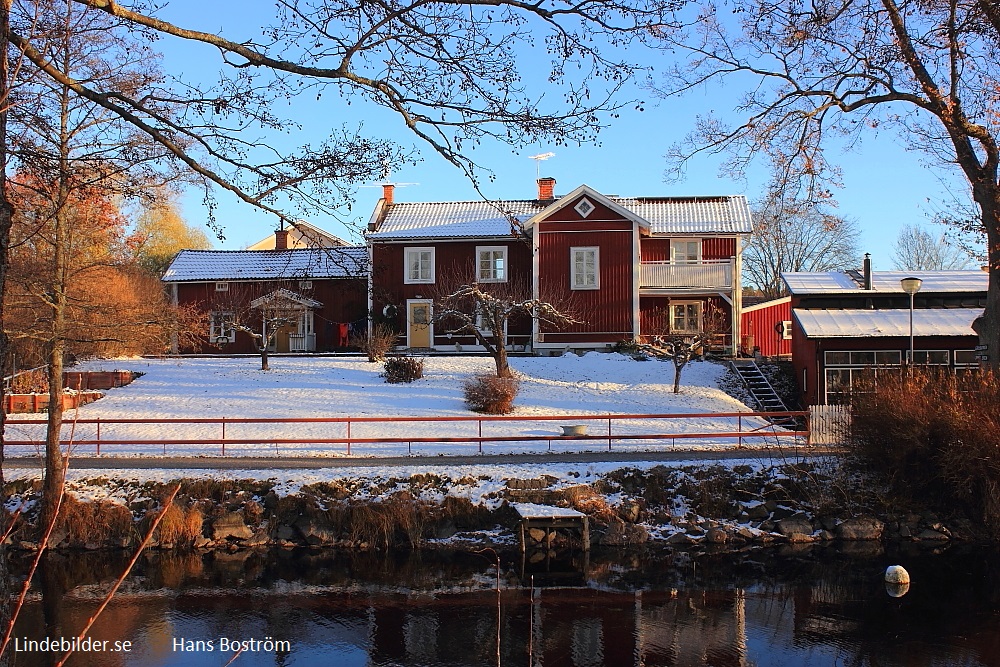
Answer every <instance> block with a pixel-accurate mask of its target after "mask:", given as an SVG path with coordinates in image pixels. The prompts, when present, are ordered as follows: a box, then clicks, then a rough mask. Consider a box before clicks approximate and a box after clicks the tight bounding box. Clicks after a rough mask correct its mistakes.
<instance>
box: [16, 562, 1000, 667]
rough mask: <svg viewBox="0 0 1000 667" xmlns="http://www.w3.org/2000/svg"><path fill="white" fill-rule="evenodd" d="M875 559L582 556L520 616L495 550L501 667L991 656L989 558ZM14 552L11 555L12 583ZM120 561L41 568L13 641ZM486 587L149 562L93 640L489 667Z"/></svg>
mask: <svg viewBox="0 0 1000 667" xmlns="http://www.w3.org/2000/svg"><path fill="white" fill-rule="evenodd" d="M873 546H874V545H869V546H868V548H867V550H866V549H863V548H855V549H853V550H851V552H850V553H844V552H843V551H842V550H840V549H838V548H834V547H830V546H825V547H820V548H812V549H800V548H794V549H781V548H772V549H757V550H749V551H746V552H742V553H735V554H733V553H730V554H723V553H709V552H699V551H689V552H669V551H666V550H656V549H648V550H643V551H635V552H625V553H623V552H600V551H595V552H594V553H593V554H592V558H591V567H590V569H589V570H588V574H587V580H588V581H590V582H592V584H591V588H580V587H554V588H544V587H539V589H538V590H536V598H535V600H534V603H532V600H531V598H530V594H529V591H528V589H527V587H526V583H527V582H521V581H519V579H518V577H517V574H516V573H517V572H518V567H519V554H518V555H514V554H511V557H510V558H505V565H504V570H505V577H506V579H505V583H504V584H503V588H504V590H503V593H502V608H503V620H502V627H501V634H502V644H503V646H502V651H503V658H504V664H508V661H509V664H520V663H523V662H525V660H526V647H527V645H528V643H529V636H533V637H534V638H535V639H534V649H535V657H536V658H538V664H541V665H544V667H558V666H559V665H572V666H574V667H582V665H595V666H596V665H605V664H606V665H612V664H632V659H633V657H634V656H635V655H643V656H644V660H645V662H646V664H649V665H658V664H664V665H666V664H685V663H686V662H688V661H689V660H694V661H700V663H703V664H740V663H741V662H742V663H745V662H747V661H751V662H754V661H756V662H758V663H759V664H766V662H767V659H768V655H771V654H768V653H765V654H764V655H760V652H761V651H773V652H776V653H774V654H773V655H777V653H778V652H780V653H781V654H782V655H783V656H785V657H786V658H787V657H788V656H796V657H800V656H809V657H811V658H812V659H814V660H817V659H818V660H820V662H821V663H822V661H823V660H826V659H827V658H828V657H829V656H830V655H831V651H832V653H834V654H838V655H839V656H840V657H839V658H838V659H839V660H841V663H843V662H844V661H845V660H846V662H847V663H848V664H849V663H851V662H855V663H857V664H874V663H875V662H878V663H879V664H888V665H894V664H903V663H904V662H905V663H906V664H914V665H924V664H931V663H933V662H934V661H938V662H942V661H943V662H949V663H951V662H956V661H957V662H961V663H965V662H973V663H976V662H983V663H985V664H991V663H990V662H989V661H990V659H991V658H990V656H995V655H1000V615H998V613H1000V587H998V586H997V585H996V582H997V581H998V579H1000V572H998V570H997V566H998V564H1000V556H997V555H995V554H987V552H985V551H984V550H980V551H976V550H974V549H969V550H965V551H962V550H959V549H952V550H951V551H950V552H949V553H948V554H945V555H942V556H933V555H930V554H922V553H920V552H919V551H918V552H913V553H909V552H906V553H901V552H894V553H890V554H889V555H886V554H884V553H882V552H880V551H879V550H878V549H877V548H876V549H875V550H874V551H872V547H873ZM27 557H28V556H27V555H21V554H17V555H16V556H15V557H14V562H13V563H12V564H13V566H14V569H15V574H14V575H13V576H14V578H15V580H16V576H17V574H16V573H17V572H23V571H24V569H25V562H24V561H25V560H26V559H27ZM124 557H125V556H124V555H121V557H119V556H118V555H113V554H109V553H100V554H90V553H81V554H50V555H49V556H47V558H46V562H45V566H44V568H43V569H42V570H41V571H40V573H39V576H38V579H37V580H36V582H35V591H36V592H37V593H40V595H36V596H35V597H34V599H33V600H34V601H33V602H32V603H31V605H30V606H31V607H32V609H29V610H28V612H29V613H27V614H26V616H25V619H24V621H23V623H22V626H21V627H19V630H18V631H19V632H23V633H24V634H31V635H35V636H40V635H41V634H42V633H43V632H44V634H47V635H50V636H53V634H54V636H59V635H64V636H65V635H68V634H70V633H72V632H73V629H74V628H76V627H79V626H80V625H81V624H82V622H83V621H85V619H86V616H87V614H88V613H89V612H91V611H92V610H93V608H94V606H96V604H97V602H98V599H99V593H100V591H101V590H103V586H105V585H106V582H107V581H109V580H112V579H114V577H115V576H117V574H118V573H119V572H120V571H121V568H122V567H123V565H124V563H123V562H122V561H124ZM890 562H901V563H904V564H905V565H906V567H907V569H908V570H909V571H910V573H911V574H912V575H913V580H914V585H913V588H912V589H911V592H910V593H909V594H908V595H906V596H905V597H903V598H900V599H893V598H889V597H888V596H887V595H886V594H885V592H884V590H883V588H882V572H883V570H884V568H885V565H886V564H888V563H890ZM494 585H495V576H494V572H493V571H492V570H491V566H490V564H489V563H488V562H485V561H484V560H483V559H482V558H481V557H478V556H477V555H475V554H467V553H451V552H449V553H442V552H413V553H393V554H388V555H387V554H379V553H354V552H336V551H331V550H315V551H314V550H293V551H272V552H256V551H249V550H248V551H240V552H236V553H233V554H229V553H221V552H215V553H195V552H188V553H182V552H157V551H150V552H149V553H147V554H146V555H145V557H144V559H143V560H142V562H141V563H140V566H139V567H138V568H137V569H136V572H135V575H134V576H133V577H131V578H130V579H129V580H128V582H127V583H126V586H125V587H124V589H123V592H122V594H121V596H120V599H119V600H117V601H116V605H117V607H116V608H115V609H116V611H117V613H114V614H113V615H112V616H110V617H109V618H108V619H107V620H106V621H105V623H106V625H105V626H104V627H105V628H106V629H105V630H98V631H99V632H105V633H107V632H111V630H108V629H107V628H114V637H109V638H115V639H120V638H122V633H123V632H129V633H133V634H136V635H141V636H143V637H144V638H145V640H146V642H147V644H149V645H150V649H149V650H150V652H151V654H156V655H167V656H168V657H169V637H168V636H167V635H169V634H170V633H173V634H175V635H177V634H183V633H185V632H186V633H190V632H198V633H200V636H203V637H217V636H230V637H234V638H239V637H249V636H258V637H262V636H271V637H276V638H278V637H280V638H282V639H289V640H292V641H293V645H294V646H295V647H297V648H296V649H295V650H294V651H293V654H292V655H291V658H294V659H296V660H298V659H301V658H300V657H299V655H298V654H297V651H299V650H300V649H299V648H298V647H309V646H315V647H319V646H330V645H337V646H345V647H353V649H352V650H355V651H360V652H362V653H364V654H367V655H368V656H369V657H370V658H371V659H374V660H375V662H376V664H382V663H386V662H389V663H391V662H402V663H406V664H418V663H419V664H437V663H442V664H452V663H454V664H471V665H480V664H482V665H487V664H491V663H492V662H493V661H495V658H494V657H493V655H494V652H495V637H496V634H495V633H496V625H495V619H496V595H495V591H494V588H493V586H494ZM164 619H170V620H169V621H164ZM178 619H180V620H178ZM171 623H180V625H176V626H175V625H171ZM25 628H31V629H32V631H31V632H27V631H26V630H25ZM156 628H159V630H156ZM532 629H534V634H532ZM157 632H159V634H157ZM164 633H166V634H164ZM160 635H163V636H162V637H161V636H160ZM959 637H961V638H962V639H957V638H959ZM762 646H768V647H769V648H767V649H762V648H761V647H762ZM316 650H319V649H318V648H317V649H316ZM287 658H289V656H277V657H276V658H275V660H276V662H277V663H278V664H282V663H283V662H285V661H286V659H287ZM435 661H436V662H435ZM622 661H624V662H622Z"/></svg>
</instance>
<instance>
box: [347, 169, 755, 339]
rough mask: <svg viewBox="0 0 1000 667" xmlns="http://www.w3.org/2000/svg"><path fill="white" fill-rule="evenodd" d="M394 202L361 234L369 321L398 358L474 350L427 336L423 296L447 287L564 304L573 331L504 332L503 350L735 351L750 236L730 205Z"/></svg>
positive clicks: (429, 323) (548, 196)
mask: <svg viewBox="0 0 1000 667" xmlns="http://www.w3.org/2000/svg"><path fill="white" fill-rule="evenodd" d="M554 188H555V180H554V179H551V178H541V179H539V180H538V192H537V196H536V198H534V199H526V200H505V201H494V202H486V201H472V202H435V203H398V202H395V201H394V197H393V194H394V193H393V188H392V186H391V185H387V186H385V189H384V196H383V198H382V199H381V200H380V201H379V203H378V205H377V206H376V209H375V212H374V213H373V215H372V219H371V222H370V223H369V226H368V233H367V235H366V237H367V240H368V243H369V246H370V248H371V256H372V273H371V281H372V289H371V293H372V303H371V307H372V311H373V312H374V313H376V314H377V315H378V316H379V317H381V318H383V319H384V320H385V321H387V322H388V323H389V324H390V325H392V326H394V327H396V329H397V330H398V331H400V339H399V343H400V345H401V346H405V347H407V348H430V349H438V350H467V351H474V350H477V349H480V348H479V347H478V346H476V345H475V340H474V339H473V338H472V337H471V336H469V337H458V336H456V335H455V334H453V333H449V332H447V331H443V330H442V329H443V327H437V329H435V326H434V324H433V316H432V312H431V308H432V304H433V301H434V294H436V293H438V292H439V291H440V290H441V289H442V287H446V286H447V285H448V284H450V283H453V282H456V281H458V282H461V281H463V280H468V279H469V278H470V277H471V278H472V279H475V280H478V281H479V282H480V283H499V284H502V285H505V286H509V287H511V288H512V289H517V290H520V291H522V292H523V293H524V294H525V295H526V296H532V297H534V298H541V299H543V300H546V301H550V302H553V303H557V304H568V306H569V308H570V309H571V310H572V312H574V313H575V314H576V315H577V319H579V320H580V323H579V324H576V325H573V326H570V327H568V328H564V329H549V328H545V327H543V326H540V325H539V324H538V323H537V322H532V321H530V320H529V319H525V320H523V321H519V322H512V323H511V324H510V327H509V329H508V331H507V332H506V340H507V344H508V345H510V346H512V347H514V348H515V349H518V348H521V347H522V346H523V347H524V348H527V349H532V350H535V351H543V350H565V349H604V348H607V347H610V346H612V345H614V344H615V343H618V342H621V341H626V340H632V339H640V338H642V337H645V336H651V335H657V334H661V335H662V334H667V333H671V334H678V333H679V334H683V333H696V332H701V331H711V332H713V333H716V334H718V335H719V337H720V338H721V339H722V342H723V345H724V346H725V347H726V348H728V349H729V350H732V349H733V341H734V340H735V341H738V340H739V327H740V321H739V317H738V316H737V313H739V310H740V297H741V284H740V253H741V249H742V245H743V238H744V237H745V236H746V235H747V234H749V233H750V231H751V229H752V225H751V220H750V210H749V207H748V205H747V202H746V199H745V198H744V197H741V196H720V197H640V198H624V197H617V196H607V195H604V194H602V193H599V192H597V191H596V190H594V189H592V188H590V187H588V186H586V185H581V186H580V187H578V188H576V189H575V190H573V191H572V192H570V193H569V194H567V195H563V196H560V197H557V196H556V195H555V193H554Z"/></svg>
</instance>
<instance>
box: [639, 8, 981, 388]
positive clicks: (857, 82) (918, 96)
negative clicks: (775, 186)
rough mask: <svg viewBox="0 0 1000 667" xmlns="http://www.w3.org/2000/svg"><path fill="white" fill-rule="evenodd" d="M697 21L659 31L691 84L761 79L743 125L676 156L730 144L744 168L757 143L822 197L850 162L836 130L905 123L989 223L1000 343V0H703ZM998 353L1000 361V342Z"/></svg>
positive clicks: (678, 84)
mask: <svg viewBox="0 0 1000 667" xmlns="http://www.w3.org/2000/svg"><path fill="white" fill-rule="evenodd" d="M689 8H690V10H691V12H692V13H691V16H690V20H685V23H686V28H684V29H679V30H672V29H663V30H660V31H658V35H659V36H660V37H661V38H662V40H663V42H664V45H665V46H668V47H669V48H671V49H676V50H678V51H680V52H681V53H685V54H687V55H688V56H689V58H688V59H687V60H686V62H682V63H679V64H678V65H677V66H675V67H674V68H673V69H671V70H670V71H668V72H666V73H665V78H664V81H663V86H662V89H661V92H662V93H663V94H664V95H667V96H670V95H677V94H680V93H683V92H685V91H688V90H690V89H692V88H694V87H697V86H700V85H703V84H707V85H718V84H719V82H720V80H721V79H726V80H727V81H728V79H730V78H732V79H738V80H739V81H740V82H741V83H747V84H748V88H747V92H746V93H745V94H744V95H743V97H742V99H739V100H738V102H737V103H736V111H737V113H738V114H739V120H737V121H736V122H735V123H734V124H732V125H729V124H727V123H724V122H722V121H721V120H719V119H718V118H714V117H705V118H701V119H700V120H699V122H698V124H697V126H696V128H695V129H694V131H693V132H692V134H691V135H690V136H689V137H688V140H687V141H686V142H684V143H682V144H681V145H678V146H675V147H674V148H673V149H672V150H671V152H670V158H671V160H672V162H673V164H674V166H679V165H682V164H683V163H684V162H685V161H686V160H688V159H690V158H691V157H693V156H695V155H697V154H699V153H702V152H720V151H722V152H726V153H727V154H728V155H729V156H730V159H729V160H728V162H727V167H728V168H729V169H731V170H733V171H735V172H738V173H743V172H745V171H746V169H747V168H748V166H749V165H750V164H751V162H752V161H753V160H754V159H755V158H757V157H763V158H766V159H769V160H771V161H772V162H773V163H775V164H776V165H777V167H778V169H779V172H780V173H782V174H784V175H785V176H786V177H787V179H788V180H789V181H793V180H794V181H796V182H802V183H805V184H806V185H807V186H808V187H809V189H810V190H811V192H812V198H815V197H819V196H823V195H826V194H828V193H826V192H825V190H824V188H823V184H824V183H825V182H826V183H829V182H834V183H836V182H837V181H838V180H839V178H838V176H839V174H838V172H837V169H836V167H835V165H833V164H832V163H831V162H830V161H828V159H827V155H826V152H825V149H826V148H827V147H828V146H829V145H830V141H829V140H830V139H833V138H835V139H836V140H837V141H838V144H839V145H842V144H841V142H842V140H843V139H844V138H845V137H846V139H847V142H848V144H849V145H850V144H852V143H854V142H856V141H858V140H860V139H862V138H864V137H865V136H869V135H873V134H874V133H876V132H884V131H893V132H896V133H897V135H898V136H899V138H900V139H899V141H900V143H902V144H903V145H906V146H908V147H910V148H911V149H913V150H917V151H922V152H924V153H925V154H926V155H928V156H929V157H930V160H931V161H932V163H933V164H935V165H937V166H942V165H944V166H947V165H951V167H948V168H953V167H954V166H957V171H958V172H959V173H961V174H962V176H963V177H964V178H965V179H966V181H967V183H968V185H969V188H970V191H971V198H972V200H973V202H974V203H975V207H976V209H977V210H976V212H975V220H976V221H977V226H978V227H979V228H980V229H981V230H982V231H983V232H984V233H985V236H986V241H987V243H986V249H987V258H988V266H989V271H990V286H989V291H988V294H987V302H986V310H985V313H984V314H983V316H982V317H981V318H980V319H979V320H977V321H976V323H975V324H974V325H973V328H974V329H975V330H976V331H977V332H978V334H979V337H980V342H981V343H983V344H985V345H987V346H988V347H989V349H990V350H998V349H1000V143H998V139H1000V123H998V122H997V119H998V118H1000V96H998V95H997V90H998V87H1000V74H998V73H1000V48H998V47H1000V11H997V7H996V3H995V2H993V1H992V0H951V1H950V2H906V1H901V0H845V1H844V2H841V3H838V4H835V5H833V4H829V3H823V2H818V3H807V4H802V3H783V2H772V1H771V0H736V2H735V3H734V4H733V5H731V9H732V11H731V12H726V16H727V17H729V18H731V19H732V21H733V22H738V24H737V25H738V27H737V28H736V29H735V30H730V29H729V28H728V27H727V26H728V25H730V24H729V23H728V22H727V21H726V20H724V19H723V18H722V16H721V13H720V14H719V15H717V14H716V12H715V10H714V5H711V4H710V3H709V2H708V0H704V1H699V2H695V3H692V4H691V6H690V7H689ZM989 359H990V361H989V364H990V365H991V366H993V368H994V369H997V368H1000V354H991V355H990V357H989Z"/></svg>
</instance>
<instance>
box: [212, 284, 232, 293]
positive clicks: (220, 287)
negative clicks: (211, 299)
mask: <svg viewBox="0 0 1000 667" xmlns="http://www.w3.org/2000/svg"><path fill="white" fill-rule="evenodd" d="M215 291H216V292H228V291H229V283H215Z"/></svg>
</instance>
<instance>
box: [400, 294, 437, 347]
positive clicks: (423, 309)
mask: <svg viewBox="0 0 1000 667" xmlns="http://www.w3.org/2000/svg"><path fill="white" fill-rule="evenodd" d="M408 310H409V317H407V318H406V319H407V321H408V322H409V323H410V347H430V346H431V304H430V303H429V302H427V301H411V302H410V303H409V306H408Z"/></svg>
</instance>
